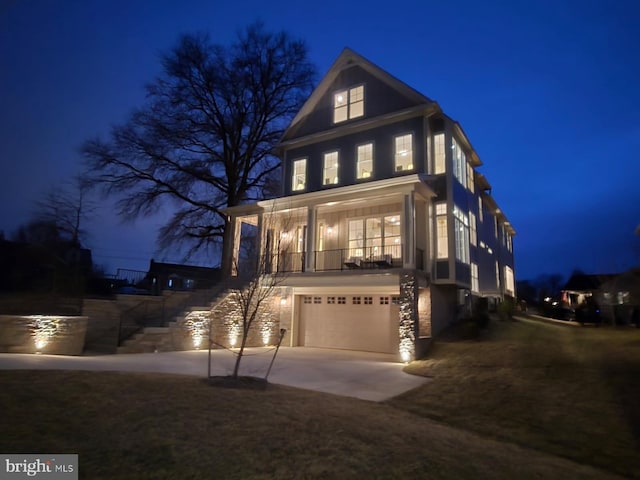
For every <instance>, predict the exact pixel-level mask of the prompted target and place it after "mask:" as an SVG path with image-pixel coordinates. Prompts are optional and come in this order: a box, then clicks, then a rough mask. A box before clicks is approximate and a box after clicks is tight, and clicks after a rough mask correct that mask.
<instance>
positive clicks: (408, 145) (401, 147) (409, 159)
mask: <svg viewBox="0 0 640 480" xmlns="http://www.w3.org/2000/svg"><path fill="white" fill-rule="evenodd" d="M395 166H396V172H402V171H405V170H413V135H412V134H411V133H409V134H407V135H400V136H398V137H396V138H395Z"/></svg>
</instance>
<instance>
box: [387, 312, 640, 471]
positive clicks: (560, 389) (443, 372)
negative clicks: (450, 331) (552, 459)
mask: <svg viewBox="0 0 640 480" xmlns="http://www.w3.org/2000/svg"><path fill="white" fill-rule="evenodd" d="M406 371H408V372H412V373H415V374H421V375H428V376H431V377H433V379H434V380H433V381H432V382H430V383H428V384H426V385H425V386H423V387H420V388H418V389H415V390H412V391H410V392H408V393H406V394H405V395H402V396H400V397H396V398H394V399H392V400H391V401H390V402H389V404H390V405H392V406H394V407H396V408H400V409H403V410H406V411H409V412H412V413H415V414H416V415H420V416H423V417H426V418H430V419H433V420H437V421H440V422H443V423H446V424H447V425H451V426H455V427H458V428H463V429H465V430H470V431H475V432H478V433H481V434H483V435H487V436H490V437H492V438H495V439H503V440H507V441H510V442H514V443H516V444H519V445H526V446H528V447H531V448H534V449H536V450H540V451H545V452H548V453H551V454H554V455H558V456H562V457H566V458H570V459H573V460H575V461H577V462H579V463H584V464H591V465H594V466H598V467H600V468H603V469H606V470H609V471H615V472H617V473H620V474H623V475H628V476H634V477H637V478H640V456H639V455H638V452H639V451H640V329H635V328H629V327H625V328H619V329H614V328H611V327H601V328H594V327H583V328H581V327H577V328H576V327H573V326H569V325H555V324H549V323H544V322H538V321H534V320H526V319H521V320H518V321H515V322H494V323H492V324H491V326H490V329H489V331H488V332H483V335H481V337H480V339H479V340H467V341H460V340H456V339H455V338H450V339H449V340H446V339H443V340H441V341H438V342H436V344H435V347H434V349H433V350H432V351H431V352H430V355H429V358H428V359H427V360H423V361H419V362H414V363H413V364H411V365H409V366H408V367H407V368H406Z"/></svg>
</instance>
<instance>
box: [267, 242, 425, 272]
mask: <svg viewBox="0 0 640 480" xmlns="http://www.w3.org/2000/svg"><path fill="white" fill-rule="evenodd" d="M423 261H424V252H423V251H422V250H421V249H417V250H416V268H419V269H422V268H423ZM312 266H313V268H312V271H315V272H331V271H343V270H352V271H353V270H388V269H394V268H402V266H403V258H402V245H389V246H385V247H358V248H341V249H336V250H323V251H314V252H313V257H312ZM266 271H267V272H270V273H274V272H281V273H302V272H304V271H305V253H304V252H296V253H290V252H280V253H278V254H275V255H273V256H272V257H271V262H270V264H269V265H267V268H266Z"/></svg>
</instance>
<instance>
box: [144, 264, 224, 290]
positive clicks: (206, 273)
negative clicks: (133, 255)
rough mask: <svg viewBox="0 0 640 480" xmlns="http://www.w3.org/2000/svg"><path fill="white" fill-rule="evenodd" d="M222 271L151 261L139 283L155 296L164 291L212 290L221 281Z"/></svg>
mask: <svg viewBox="0 0 640 480" xmlns="http://www.w3.org/2000/svg"><path fill="white" fill-rule="evenodd" d="M220 277H221V275H220V269H219V268H209V267H200V266H196V265H183V264H177V263H163V262H156V261H155V260H153V259H151V261H150V262H149V270H148V271H147V274H146V276H145V277H144V279H143V280H142V281H141V282H140V283H139V286H140V287H144V288H145V289H147V290H148V291H149V292H150V293H152V294H154V295H158V294H160V293H161V292H162V291H164V290H174V291H192V290H196V289H206V288H211V287H212V286H214V285H216V284H217V283H218V282H219V281H220Z"/></svg>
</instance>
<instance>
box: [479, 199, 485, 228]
mask: <svg viewBox="0 0 640 480" xmlns="http://www.w3.org/2000/svg"><path fill="white" fill-rule="evenodd" d="M478 217H479V219H480V222H483V221H484V214H483V213H482V197H478Z"/></svg>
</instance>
